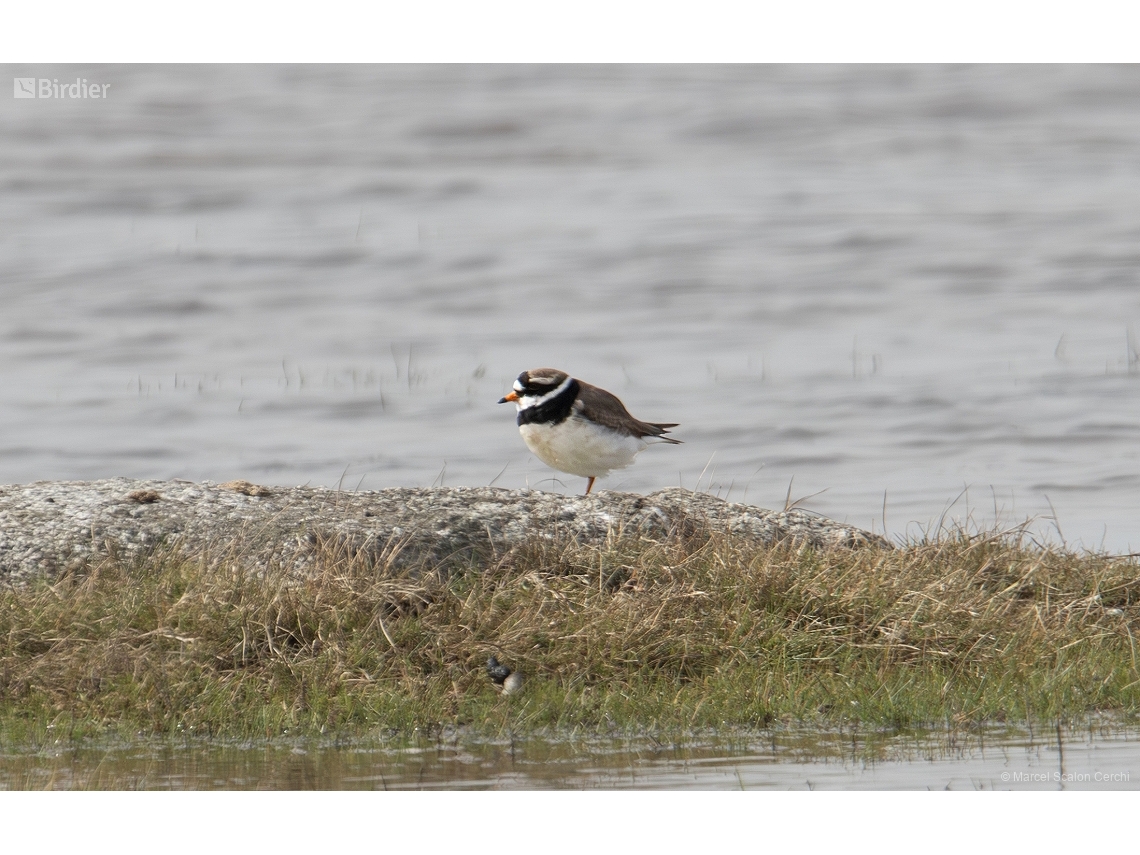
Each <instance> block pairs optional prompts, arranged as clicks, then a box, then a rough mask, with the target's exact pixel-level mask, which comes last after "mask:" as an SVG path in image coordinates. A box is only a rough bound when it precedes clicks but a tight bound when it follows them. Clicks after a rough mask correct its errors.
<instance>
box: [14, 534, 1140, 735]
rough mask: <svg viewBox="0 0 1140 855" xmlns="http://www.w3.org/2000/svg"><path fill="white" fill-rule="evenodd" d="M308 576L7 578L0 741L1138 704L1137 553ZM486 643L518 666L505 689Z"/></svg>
mask: <svg viewBox="0 0 1140 855" xmlns="http://www.w3.org/2000/svg"><path fill="white" fill-rule="evenodd" d="M384 571H385V568H383V567H377V566H374V565H370V564H368V563H366V562H364V561H363V560H361V559H359V558H356V559H354V558H351V557H346V556H345V555H337V554H334V553H332V552H330V553H329V554H327V555H325V556H324V557H323V560H322V562H321V566H320V567H319V569H318V570H317V571H316V572H314V573H313V574H312V575H310V576H309V577H307V578H304V579H297V578H296V577H293V576H290V575H289V574H287V573H285V572H283V571H275V572H269V573H262V574H257V573H252V572H249V571H248V570H247V569H246V568H245V567H243V566H242V564H241V561H240V560H233V561H226V562H222V563H221V564H219V565H208V564H207V563H206V562H205V561H204V560H203V561H201V562H195V561H188V560H186V559H184V558H176V557H174V556H173V555H171V554H167V555H154V556H151V557H150V558H149V559H147V560H145V561H139V562H135V563H122V562H116V561H107V562H105V563H103V564H101V565H99V566H96V567H92V568H89V569H88V570H87V571H86V572H85V573H75V574H71V575H68V576H65V577H62V578H59V579H56V580H54V581H52V582H50V583H49V582H47V581H45V582H42V583H40V584H38V585H35V586H32V587H27V588H14V589H13V588H9V589H8V590H5V591H3V592H2V593H0V639H3V640H4V642H3V647H2V649H0V734H3V736H4V738H5V739H6V740H9V741H15V742H33V743H34V742H37V741H40V740H43V739H45V738H47V737H48V736H49V735H51V736H53V738H60V737H72V738H78V737H85V736H92V735H103V734H108V733H112V734H120V735H133V734H139V733H142V734H147V735H151V734H159V735H168V734H196V735H203V736H214V737H242V738H251V737H253V738H271V737H278V736H281V735H283V734H289V735H297V736H307V735H315V734H320V733H325V734H328V733H333V734H342V733H343V734H345V735H365V734H389V735H393V736H395V735H410V734H412V733H414V732H416V731H417V729H418V730H419V731H420V732H424V731H430V730H432V729H435V728H438V727H441V726H459V727H464V728H470V729H472V730H474V731H476V732H485V733H503V732H507V731H510V732H512V733H528V732H543V733H560V734H567V733H578V734H581V733H590V732H599V731H601V732H611V731H614V730H620V731H624V732H649V733H653V732H662V731H665V732H670V731H671V732H687V731H691V730H694V729H706V728H715V729H740V728H745V729H750V728H759V727H764V726H766V725H769V724H771V723H774V722H789V723H790V722H800V723H809V724H818V725H819V726H821V727H830V726H833V725H835V724H839V723H844V722H853V721H854V722H859V723H862V724H866V725H868V726H874V727H882V726H885V727H899V728H902V727H921V726H947V725H949V726H964V725H971V724H977V723H984V722H1006V721H1008V722H1025V721H1056V720H1058V719H1067V720H1073V719H1079V718H1082V717H1086V716H1088V715H1090V714H1094V713H1105V712H1107V713H1111V714H1114V715H1117V716H1120V717H1121V718H1122V719H1128V718H1130V717H1132V716H1135V714H1136V713H1137V712H1138V711H1140V669H1138V663H1137V658H1136V653H1137V651H1136V643H1135V635H1136V631H1135V630H1136V627H1137V621H1138V620H1140V567H1138V565H1137V563H1136V562H1135V561H1134V560H1132V559H1126V558H1113V557H1110V556H1104V555H1093V554H1075V553H1070V552H1067V551H1064V550H1063V549H1055V548H1042V547H1029V546H1025V545H1023V544H1021V543H1020V542H1019V541H1018V539H1017V538H1016V537H1014V536H996V535H983V536H974V537H970V536H966V535H965V534H963V533H958V534H951V535H945V536H943V537H942V538H940V539H938V540H936V541H932V542H916V543H912V544H909V545H906V546H903V547H900V548H896V549H887V548H882V547H874V546H872V547H866V548H861V549H856V550H834V551H826V552H825V551H819V550H813V549H808V548H799V549H797V548H793V547H790V546H777V547H772V548H757V547H754V546H749V545H747V544H743V543H741V542H738V541H734V540H733V539H732V538H731V537H728V536H724V535H711V536H710V535H703V536H692V535H690V536H688V537H685V538H677V539H675V540H673V541H671V542H668V543H664V544H661V543H653V542H649V541H638V540H635V539H621V538H615V539H614V540H613V541H612V542H611V543H610V544H609V545H608V546H607V547H605V548H603V549H597V548H592V549H587V548H581V547H576V546H574V545H572V544H566V543H544V544H538V545H535V546H534V547H532V548H529V549H524V550H518V551H514V552H511V553H508V554H505V555H499V556H493V557H490V558H487V559H486V560H485V561H483V562H481V563H479V564H477V565H474V564H473V565H470V566H451V567H449V568H447V570H446V572H444V571H432V572H425V573H422V574H421V575H420V576H419V578H413V577H414V574H411V575H409V574H405V575H403V576H401V577H400V578H392V577H391V576H386V575H385V572H384ZM492 653H494V654H495V655H497V656H498V657H499V659H501V660H503V661H504V662H506V663H507V664H509V665H511V666H512V667H515V668H520V669H521V670H522V671H523V672H524V673H525V674H526V676H527V680H526V685H525V687H524V690H523V691H522V692H521V693H519V694H517V695H512V696H502V695H499V694H497V693H496V691H495V690H494V688H493V687H492V685H491V683H490V681H489V680H488V678H487V676H486V674H485V673H484V671H483V663H484V662H485V661H486V659H487V657H488V655H490V654H492Z"/></svg>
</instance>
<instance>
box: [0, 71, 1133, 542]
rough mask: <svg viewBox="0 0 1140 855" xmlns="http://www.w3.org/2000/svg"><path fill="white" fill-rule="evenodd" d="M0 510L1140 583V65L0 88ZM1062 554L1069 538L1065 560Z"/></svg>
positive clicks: (415, 75)
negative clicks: (332, 490)
mask: <svg viewBox="0 0 1140 855" xmlns="http://www.w3.org/2000/svg"><path fill="white" fill-rule="evenodd" d="M5 68H6V69H7V70H8V71H9V72H10V74H11V76H33V75H34V76H37V77H44V78H56V79H60V80H65V81H66V80H71V79H74V78H75V77H81V78H85V79H87V80H88V81H90V82H99V83H109V84H110V89H109V90H108V92H109V97H108V98H107V100H105V101H104V100H99V101H92V100H78V101H72V100H55V99H52V100H39V99H33V100H23V99H20V100H17V99H14V98H0V188H2V191H0V301H2V309H0V381H2V382H0V482H3V483H21V482H28V481H34V480H41V479H94V478H102V477H109V476H117V475H125V476H132V477H146V478H187V479H193V480H205V479H211V480H215V481H226V480H230V479H234V478H245V479H248V480H251V481H255V482H261V483H269V484H290V485H292V484H301V483H307V484H313V485H326V486H334V487H335V486H338V485H341V486H343V487H345V488H347V489H356V488H362V489H378V488H382V487H387V486H396V485H406V486H418V485H423V486H426V485H429V484H432V483H444V484H448V485H457V484H472V485H483V484H489V483H494V484H496V485H499V486H504V487H521V486H525V485H530V486H534V487H540V488H542V489H556V490H565V491H567V492H578V491H580V490H582V489H583V486H584V485H583V482H582V480H581V479H577V478H573V477H569V476H563V477H561V478H560V479H559V480H552V475H554V474H555V473H552V472H551V471H550V470H548V469H547V468H546V467H544V466H543V465H542V464H541V463H539V462H538V461H537V460H535V459H534V458H533V457H532V456H531V455H529V454H528V453H527V452H526V449H525V447H524V446H523V444H522V442H521V440H520V438H519V436H518V433H517V431H516V430H515V428H514V424H513V413H512V412H510V411H509V408H508V407H506V406H504V407H498V406H496V405H495V403H494V402H495V401H496V400H497V399H498V398H499V397H500V396H501V395H502V394H504V392H505V391H506V390H507V389H508V388H509V385H510V382H511V380H512V378H513V377H514V376H515V375H516V374H517V373H518V372H519V371H521V370H522V369H524V368H531V367H538V366H544V365H553V366H556V367H561V368H565V369H567V370H569V371H571V372H572V373H573V374H575V375H576V376H579V377H581V378H583V379H586V380H588V381H590V382H593V383H596V384H598V385H601V386H603V387H605V388H608V389H610V390H611V391H613V392H615V393H616V394H618V395H619V396H620V397H621V398H622V399H623V400H624V401H625V402H626V403H627V405H628V406H629V407H630V409H631V410H632V411H633V413H634V414H635V415H638V416H639V417H641V418H644V419H649V420H654V421H676V422H680V423H681V427H680V428H679V429H678V430H677V431H676V435H677V436H678V438H680V439H683V440H684V442H685V444H684V445H680V446H670V447H659V448H651V449H649V450H647V451H646V452H644V453H643V454H642V455H641V456H640V457H639V459H638V462H637V464H636V465H635V466H634V467H633V468H631V469H628V470H626V471H624V472H619V473H615V474H614V475H613V476H611V477H609V478H608V479H606V480H605V481H603V482H602V484H601V486H603V487H606V488H612V489H624V490H635V491H644V492H647V491H651V490H654V489H658V488H661V487H664V486H670V485H674V484H678V483H680V484H681V485H683V486H686V487H691V488H697V489H701V490H709V491H711V492H713V493H715V494H719V495H721V496H726V497H729V498H732V499H734V500H746V501H748V502H750V503H754V504H758V505H762V506H767V507H772V506H782V505H783V504H784V502H785V500H786V499H789V498H790V499H792V500H795V499H798V498H802V497H810V498H807V499H806V500H805V501H804V502H803V503H802V504H803V506H805V507H807V508H810V509H813V510H816V511H819V512H821V513H824V514H827V515H829V516H832V517H836V518H838V519H840V520H846V521H849V522H851V523H853V524H856V525H859V526H863V527H867V528H874V529H875V530H878V531H883V530H884V529H885V530H886V531H888V532H889V533H891V534H893V535H895V536H904V535H909V536H913V535H915V534H917V533H918V532H919V531H920V530H921V529H923V528H927V527H929V526H931V525H935V526H936V525H938V523H939V521H940V520H943V519H945V520H955V519H959V520H961V519H966V518H972V519H973V520H974V521H975V522H976V523H978V524H979V525H989V524H991V523H993V522H994V521H995V520H997V521H999V522H1001V523H1003V524H1015V523H1017V522H1020V521H1022V520H1024V519H1025V518H1026V517H1030V516H1035V517H1038V521H1037V523H1036V524H1035V528H1034V531H1035V532H1036V534H1037V536H1038V537H1041V538H1052V539H1053V540H1060V539H1062V538H1063V539H1065V540H1067V541H1068V542H1070V543H1071V544H1074V545H1077V546H1083V547H1087V548H1102V547H1103V548H1105V549H1108V550H1111V551H1116V552H1130V551H1132V550H1133V549H1135V548H1137V546H1138V545H1140V529H1138V528H1137V525H1138V524H1137V516H1136V502H1135V497H1136V495H1137V491H1138V489H1140V443H1138V442H1137V440H1138V439H1140V419H1138V417H1137V416H1138V405H1137V391H1138V390H1140V385H1138V384H1140V345H1138V344H1137V340H1138V337H1140V273H1138V266H1140V251H1138V249H1137V247H1140V206H1138V205H1137V204H1136V199H1138V198H1140V101H1138V100H1137V98H1136V93H1137V92H1138V91H1140V68H1138V67H1136V66H1130V67H1115V66H1064V67H1033V66H1000V67H990V66H980V67H951V68H943V67H933V66H922V67H878V66H858V67H841V66H780V67H764V66H725V67H705V66H684V67H662V66H635V67H610V66H605V67H592V66H584V67H560V66H546V67H541V68H533V67H526V66H507V67H498V66H479V67H460V66H446V67H408V66H380V67H357V66H335V67H323V66H305V67H267V66H240V67H221V66H204V67H202V66H195V67H190V68H182V67H175V66H163V67H154V68H149V67H111V66H82V67H80V66H46V65H45V66H5ZM1054 517H1055V519H1054Z"/></svg>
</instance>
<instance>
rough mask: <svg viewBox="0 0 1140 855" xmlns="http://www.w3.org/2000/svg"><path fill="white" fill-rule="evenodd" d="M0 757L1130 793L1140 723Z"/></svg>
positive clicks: (230, 780)
mask: <svg viewBox="0 0 1140 855" xmlns="http://www.w3.org/2000/svg"><path fill="white" fill-rule="evenodd" d="M0 765H2V768H0V788H3V789H105V790H135V789H138V790H143V789H145V790H168V789H176V790H317V789H319V790H395V789H401V790H403V789H448V790H456V789H500V790H539V789H638V790H698V789H699V790H738V789H744V790H754V789H761V790H764V789H767V790H795V789H810V790H814V789H836V790H852V789H867V790H901V789H939V790H942V789H950V790H963V789H965V790H983V789H984V790H989V789H1004V790H1024V789H1039V790H1040V789H1054V790H1055V789H1089V790H1129V789H1137V788H1140V730H1136V729H1134V728H1129V729H1121V728H1105V729H1097V728H1093V727H1089V728H1086V729H1083V730H1066V731H1063V732H1062V731H1061V730H1059V729H1056V728H1046V729H1045V730H1043V731H1030V730H1023V729H1014V728H1001V729H991V730H983V731H972V732H969V733H966V732H958V731H929V732H908V733H901V734H887V733H881V732H860V731H857V730H850V731H832V732H826V733H821V732H818V731H811V730H805V729H774V730H771V731H766V732H762V733H754V734H749V735H747V736H745V735H738V736H734V737H723V736H716V737H711V736H704V737H702V736H694V737H689V738H686V739H684V740H683V741H680V742H661V741H658V740H657V739H655V738H653V737H637V738H619V737H609V738H592V739H541V738H532V739H526V740H511V739H502V740H484V739H476V738H473V737H470V736H467V735H464V734H453V735H450V736H448V737H446V738H444V737H441V738H439V739H437V740H434V741H432V740H421V741H418V742H414V743H411V744H404V745H401V746H398V747H396V746H393V745H391V744H384V743H380V742H365V741H356V742H352V743H347V744H340V745H338V744H335V743H334V742H332V741H312V742H288V743H286V742H276V743H271V744H265V743H259V744H253V743H244V744H236V743H219V742H187V743H180V744H174V743H158V742H139V743H132V744H127V745H114V746H112V745H102V746H84V747H67V748H62V747H45V748H42V749H41V750H39V751H34V750H12V749H11V748H6V749H5V750H4V752H3V761H2V764H0Z"/></svg>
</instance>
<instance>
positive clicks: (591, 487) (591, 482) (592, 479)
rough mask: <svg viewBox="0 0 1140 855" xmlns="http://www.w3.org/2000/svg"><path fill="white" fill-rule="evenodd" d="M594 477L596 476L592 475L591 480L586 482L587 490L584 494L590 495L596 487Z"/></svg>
mask: <svg viewBox="0 0 1140 855" xmlns="http://www.w3.org/2000/svg"><path fill="white" fill-rule="evenodd" d="M594 477H595V476H593V475H591V476H590V480H589V481H587V482H586V492H585V494H584V495H587V496H588V495H590V491H591V490H593V489H594Z"/></svg>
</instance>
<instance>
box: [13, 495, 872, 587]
mask: <svg viewBox="0 0 1140 855" xmlns="http://www.w3.org/2000/svg"><path fill="white" fill-rule="evenodd" d="M705 530H715V531H727V532H731V533H732V534H734V535H737V536H740V537H742V538H745V539H747V540H754V541H757V542H759V543H774V542H777V541H782V540H791V541H794V542H797V543H803V544H807V545H809V546H812V547H816V548H821V549H825V548H832V547H856V546H859V545H864V544H872V543H874V544H880V545H888V544H887V542H886V541H885V540H884V539H883V538H881V537H879V536H878V535H874V534H870V533H869V532H866V531H862V530H860V529H857V528H854V527H852V526H848V525H843V524H841V523H837V522H834V521H832V520H828V519H826V518H824V517H820V516H818V515H815V514H811V513H808V512H806V511H802V510H796V509H793V510H788V511H767V510H764V509H762V508H755V507H751V506H749V505H742V504H736V503H732V502H725V501H723V500H721V499H718V498H716V497H714V496H710V495H707V494H704V493H693V492H691V491H689V490H683V489H680V488H677V487H673V488H670V489H667V490H660V491H658V492H656V493H651V494H650V495H648V496H639V495H634V494H631V493H617V492H611V491H599V492H597V493H594V494H592V495H589V496H563V495H560V494H557V493H544V492H539V491H535V490H504V489H499V488H494V487H439V488H394V489H389V490H380V491H376V492H357V493H344V492H340V491H337V490H326V489H320V488H311V487H292V488H288V487H260V486H257V485H254V484H250V483H248V482H245V481H231V482H229V483H227V484H215V483H212V482H209V481H207V482H205V483H202V484H195V483H191V482H188V481H135V480H130V479H126V478H115V479H110V480H105V481H89V482H79V481H40V482H36V483H34V484H25V485H14V486H0V579H6V580H8V581H9V582H12V583H19V582H21V581H27V580H29V579H33V578H37V577H45V576H46V577H49V578H50V577H52V576H54V575H56V574H58V573H59V572H61V571H63V570H66V569H69V568H73V567H82V566H84V565H87V564H89V563H90V562H92V561H98V560H101V559H103V558H105V557H108V556H112V557H120V558H128V559H129V558H131V557H135V556H141V555H146V554H148V553H149V552H152V551H153V550H155V549H159V548H163V547H165V548H169V549H175V550H178V551H180V552H182V553H184V554H186V555H188V556H193V557H195V558H197V559H201V560H206V561H210V562H226V561H232V562H234V563H244V564H245V565H248V566H253V567H268V566H274V565H279V566H285V567H289V568H291V569H295V570H297V571H298V572H303V571H304V570H305V568H307V567H309V566H311V565H312V564H313V562H314V560H315V558H316V557H317V555H319V554H327V553H328V550H329V549H332V550H334V551H337V552H338V553H339V554H344V555H346V556H349V557H354V558H360V557H363V558H366V559H369V560H372V561H374V562H375V563H376V565H377V567H378V569H379V570H391V569H398V568H414V567H422V566H440V565H446V564H447V563H448V562H450V561H469V560H471V559H473V558H475V559H477V558H479V557H481V556H482V557H486V556H488V555H494V554H499V553H502V552H504V551H506V550H509V549H512V548H514V547H517V546H520V545H522V544H524V543H527V542H532V541H534V540H535V539H539V540H546V541H551V542H553V541H555V540H559V539H565V538H572V539H574V540H576V541H578V542H580V543H583V544H602V543H604V542H605V541H606V539H607V538H608V537H610V536H612V535H615V534H616V535H631V536H637V537H644V538H648V539H653V540H660V539H663V538H666V537H668V536H670V535H673V534H677V533H681V534H684V533H686V532H693V533H700V532H702V531H705Z"/></svg>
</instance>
